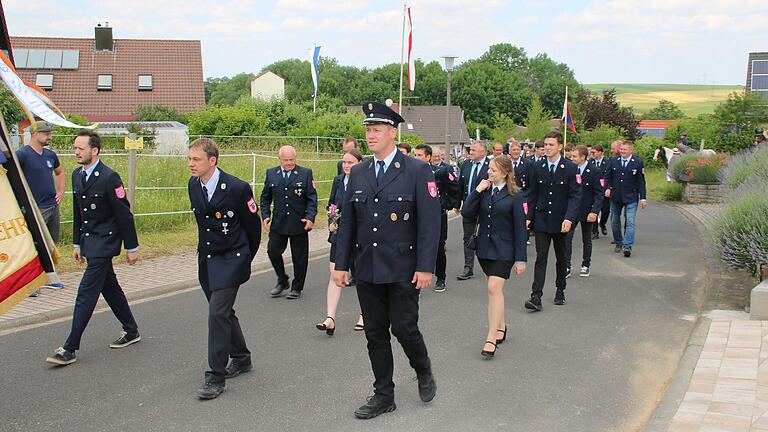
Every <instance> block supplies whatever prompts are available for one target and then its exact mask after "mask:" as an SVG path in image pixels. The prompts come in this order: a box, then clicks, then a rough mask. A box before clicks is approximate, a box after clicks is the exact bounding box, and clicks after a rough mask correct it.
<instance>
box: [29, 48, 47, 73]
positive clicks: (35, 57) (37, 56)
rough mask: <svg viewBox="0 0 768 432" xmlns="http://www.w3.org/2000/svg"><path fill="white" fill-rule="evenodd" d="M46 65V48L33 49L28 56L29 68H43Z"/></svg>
mask: <svg viewBox="0 0 768 432" xmlns="http://www.w3.org/2000/svg"><path fill="white" fill-rule="evenodd" d="M44 65H45V50H37V49H31V50H29V56H28V57H27V68H29V69H42V67H43V66H44Z"/></svg>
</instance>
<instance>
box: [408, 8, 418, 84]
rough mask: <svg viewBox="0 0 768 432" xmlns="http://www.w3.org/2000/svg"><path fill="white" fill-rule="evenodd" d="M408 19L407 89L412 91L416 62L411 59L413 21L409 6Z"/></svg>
mask: <svg viewBox="0 0 768 432" xmlns="http://www.w3.org/2000/svg"><path fill="white" fill-rule="evenodd" d="M406 12H407V14H408V19H406V24H407V25H408V90H410V91H413V89H415V88H416V64H415V63H414V59H413V22H412V21H411V7H410V6H409V7H408V9H407V10H406Z"/></svg>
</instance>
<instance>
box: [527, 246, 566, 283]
mask: <svg viewBox="0 0 768 432" xmlns="http://www.w3.org/2000/svg"><path fill="white" fill-rule="evenodd" d="M534 237H535V238H536V265H535V266H534V268H533V286H532V287H531V294H532V295H534V296H537V297H541V296H542V294H543V292H544V282H545V280H546V277H547V259H548V258H549V245H550V243H552V244H553V245H554V249H555V258H556V260H557V262H556V263H555V269H556V270H557V278H556V279H555V286H556V287H557V290H558V291H564V290H565V267H566V263H565V261H566V260H565V242H566V237H567V234H564V233H547V232H542V231H534Z"/></svg>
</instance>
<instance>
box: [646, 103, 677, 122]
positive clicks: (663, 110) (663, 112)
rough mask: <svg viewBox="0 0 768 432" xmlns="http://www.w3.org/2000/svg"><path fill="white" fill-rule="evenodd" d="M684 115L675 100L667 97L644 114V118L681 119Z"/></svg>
mask: <svg viewBox="0 0 768 432" xmlns="http://www.w3.org/2000/svg"><path fill="white" fill-rule="evenodd" d="M683 117H685V114H684V113H683V111H681V110H680V108H678V107H677V105H675V103H674V102H670V101H668V100H666V99H662V100H660V101H659V104H658V105H657V106H656V107H654V108H653V109H652V110H650V111H648V112H647V113H645V114H643V118H644V119H648V120H680V119H681V118H683Z"/></svg>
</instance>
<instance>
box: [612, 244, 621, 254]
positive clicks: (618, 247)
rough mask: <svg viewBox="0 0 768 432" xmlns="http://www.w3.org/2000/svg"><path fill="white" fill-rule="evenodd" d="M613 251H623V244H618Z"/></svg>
mask: <svg viewBox="0 0 768 432" xmlns="http://www.w3.org/2000/svg"><path fill="white" fill-rule="evenodd" d="M613 251H614V252H616V253H619V252H621V245H620V244H617V245H616V247H614V248H613Z"/></svg>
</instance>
